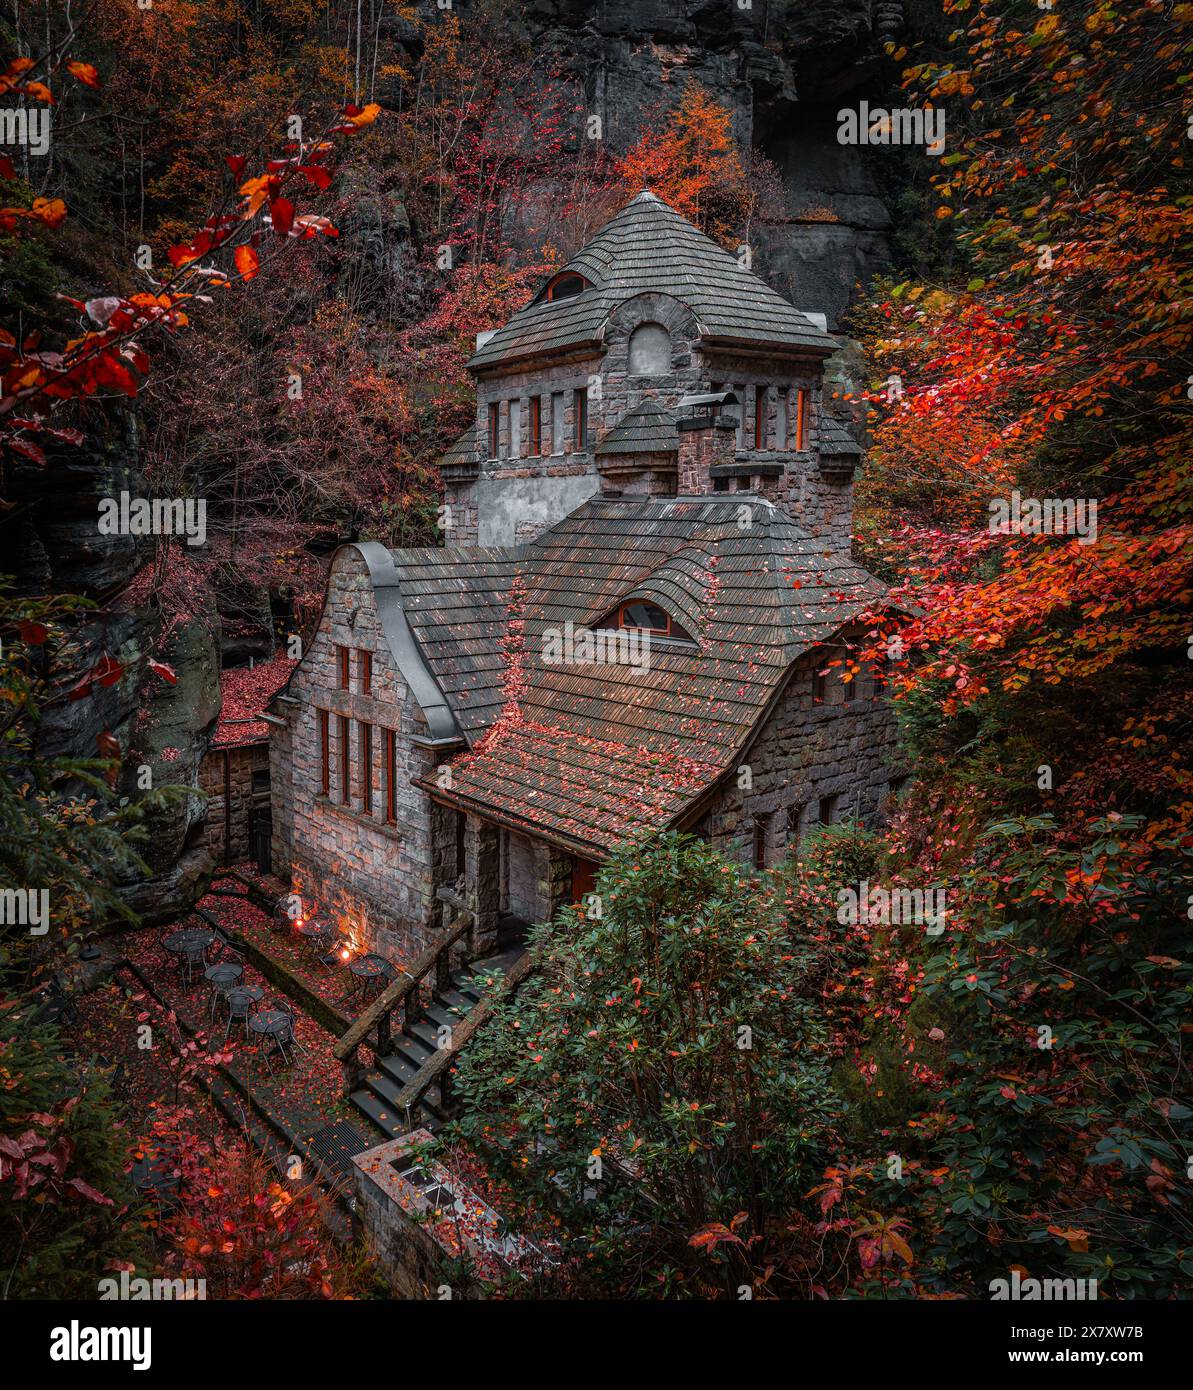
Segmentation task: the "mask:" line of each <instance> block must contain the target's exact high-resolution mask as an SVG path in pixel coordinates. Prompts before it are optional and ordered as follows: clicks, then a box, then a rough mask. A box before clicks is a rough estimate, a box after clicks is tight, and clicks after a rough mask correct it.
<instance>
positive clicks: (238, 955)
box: [207, 927, 244, 962]
mask: <svg viewBox="0 0 1193 1390" xmlns="http://www.w3.org/2000/svg"><path fill="white" fill-rule="evenodd" d="M212 931H213V932H214V933H215V940H214V941H213V942H212V943H211V945H210V946H209V947H208V948H207V950H208V953H209V955H210V956H211V961H212V962H215V961H218V960H223V959H224V958H225V957H227V958H229V959H231V960H236V961H243V960H244V952H243V951H238V950H237V949H236V947H235V946H233V945H232V943H231V941H229V940H228V938H227V937H226V936H225V935H224V933H223V932H222V931H221V930H220V928H219V927H213V928H212Z"/></svg>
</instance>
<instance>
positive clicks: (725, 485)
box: [712, 478, 729, 492]
mask: <svg viewBox="0 0 1193 1390" xmlns="http://www.w3.org/2000/svg"><path fill="white" fill-rule="evenodd" d="M712 490H713V491H714V492H728V491H729V479H728V478H714V479H713V480H712Z"/></svg>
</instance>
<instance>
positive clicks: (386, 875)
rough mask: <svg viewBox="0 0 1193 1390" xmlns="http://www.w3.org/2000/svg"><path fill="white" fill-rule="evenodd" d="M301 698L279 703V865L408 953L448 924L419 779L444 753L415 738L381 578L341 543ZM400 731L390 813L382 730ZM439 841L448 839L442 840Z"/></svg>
mask: <svg viewBox="0 0 1193 1390" xmlns="http://www.w3.org/2000/svg"><path fill="white" fill-rule="evenodd" d="M337 645H340V646H345V647H348V648H349V650H350V652H351V654H352V656H351V682H350V689H349V690H341V689H339V688H338V668H337V664H336V651H335V648H336V646H337ZM361 651H369V652H371V653H372V658H373V670H372V689H371V693H370V694H368V695H366V694H364V693H363V692H362V691H361V688H360V678H359V669H360V667H359V658H358V653H359V652H361ZM288 693H289V695H290V696H291V697H292V698H294V699H295V700H297V701H298V704H297V705H296V706H295V705H285V706H283V705H279V706H278V709H279V712H286V713H287V719H288V727H287V728H286V729H285V730H275V731H274V732H273V734H272V735H271V739H270V768H271V773H272V800H273V868H274V872H275V873H276V874H278V875H279V876H281V877H285V875H286V871H287V867H289V869H290V873H291V876H292V878H293V882H294V886H295V887H296V888H299V889H301V890H302V891H304V892H307V893H311V894H313V895H314V897H315V898H316V899H317V901H319V902H320V903H321V904H323V905H325V906H327V907H328V908H329V909H330V910H331V911H332V914H333V916H335V917H336V918H337V920H338V921H339V922H340V924H341V927H342V928H343V929H345V930H346V931H347V932H348V934H349V935H350V936H351V937H352V939H353V940H354V942H355V943H356V944H359V945H362V946H365V945H367V946H368V947H369V948H370V949H373V950H376V951H379V952H380V953H381V954H382V955H387V956H394V955H399V956H408V955H409V954H411V953H413V952H416V951H418V950H420V949H422V948H423V947H424V946H425V945H427V944H428V943H429V941H430V940H431V938H432V934H433V932H434V930H435V929H436V928H437V927H439V926H440V920H439V917H440V913H439V910H438V906H437V902H436V898H435V888H436V886H437V881H436V870H435V865H434V849H433V836H432V827H431V803H430V797H429V796H428V795H427V793H426V792H424V791H422V790H421V789H420V788H418V787H415V786H413V785H412V780H413V779H414V778H415V777H421V776H427V775H429V774H431V773H433V771H434V769H435V767H436V765H437V762H438V759H437V758H436V756H435V754H434V752H433V751H432V750H431V749H429V748H425V747H421V746H419V744H418V743H417V742H415V740H416V739H417V738H419V737H420V736H425V735H426V732H427V727H426V722H425V720H424V718H423V715H422V712H421V710H420V709H419V707H418V705H417V703H416V701H415V700H414V699H413V697H412V696H411V694H410V692H409V690H408V688H407V686H406V683H405V681H404V680H403V679H402V676H401V673H400V672H399V671H398V669H397V666H396V665H395V663H394V661H393V658H392V656H391V654H390V651H389V645H388V643H387V642H386V640H385V636H384V633H383V632H382V630H381V624H380V618H379V616H378V613H377V607H376V602H375V599H374V594H373V588H372V584H371V581H370V579H369V576H368V571H367V568H366V566H365V563H364V561H363V560H362V559H361V557H360V555H359V554H358V553H357V552H356V551H355V550H353V549H351V548H347V547H346V548H345V549H343V550H341V551H340V552H339V553H338V554H337V556H336V558H335V561H334V562H333V564H332V569H331V575H330V579H329V588H328V594H327V602H326V605H325V607H324V611H323V617H322V619H321V621H320V624H319V628H318V631H317V632H316V634H315V637H314V639H313V641H312V642H311V645H310V647H309V649H308V650H307V652H306V654H305V656H304V658H303V661H302V663H301V664H300V665H299V666H298V667H297V669H296V670H295V672H294V675H293V677H292V678H291V681H290V686H289V691H288ZM320 709H325V710H327V711H328V714H329V740H330V768H331V778H330V788H329V790H330V795H326V796H325V795H324V794H323V791H322V757H321V739H320V724H319V717H318V711H319V710H320ZM341 715H343V716H346V717H347V718H348V719H349V721H350V730H351V752H352V757H351V766H352V786H351V795H350V798H349V801H348V803H347V804H345V803H344V801H343V799H342V795H341V790H340V769H341V761H340V759H341V749H340V739H339V727H338V722H337V720H338V717H339V716H341ZM362 722H365V723H368V724H371V725H372V726H373V740H372V742H373V746H372V758H371V762H370V767H369V779H370V784H371V786H372V810H371V812H370V811H366V810H365V808H364V805H363V783H362V779H361V758H360V742H359V730H360V724H361V723H362ZM386 729H391V730H393V731H394V733H395V735H396V756H395V761H396V774H397V775H396V778H395V799H396V816H395V820H394V823H393V824H388V823H387V822H386V819H385V815H386V794H385V778H384V776H383V771H382V760H383V757H384V748H385V739H384V731H385V730H386ZM440 852H441V853H442V846H440Z"/></svg>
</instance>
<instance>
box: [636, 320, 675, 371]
mask: <svg viewBox="0 0 1193 1390" xmlns="http://www.w3.org/2000/svg"><path fill="white" fill-rule="evenodd" d="M670 370H671V334H670V333H668V332H667V330H666V329H665V328H664V327H663V325H662V324H661V323H640V324H639V325H638V327H637V328H635V329H634V331H633V332H632V333H631V334H630V345H629V373H630V376H665V375H666V374H667V373H668V372H669V371H670Z"/></svg>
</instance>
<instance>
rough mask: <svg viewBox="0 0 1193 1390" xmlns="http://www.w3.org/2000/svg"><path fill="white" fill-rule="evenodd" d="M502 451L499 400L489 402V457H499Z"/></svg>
mask: <svg viewBox="0 0 1193 1390" xmlns="http://www.w3.org/2000/svg"><path fill="white" fill-rule="evenodd" d="M500 451H501V406H500V404H499V403H498V402H497V401H490V402H489V457H490V458H491V459H495V458H497V456H498V455H499V453H500Z"/></svg>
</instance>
